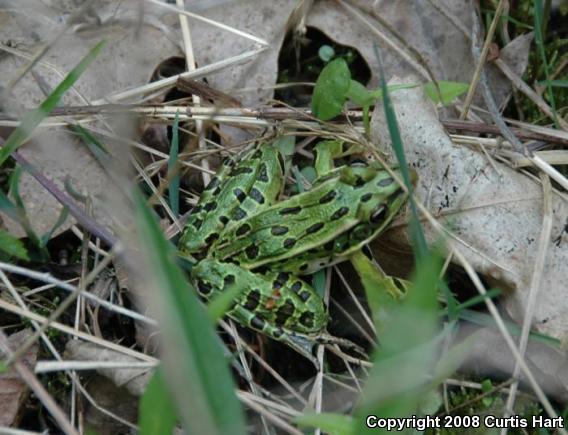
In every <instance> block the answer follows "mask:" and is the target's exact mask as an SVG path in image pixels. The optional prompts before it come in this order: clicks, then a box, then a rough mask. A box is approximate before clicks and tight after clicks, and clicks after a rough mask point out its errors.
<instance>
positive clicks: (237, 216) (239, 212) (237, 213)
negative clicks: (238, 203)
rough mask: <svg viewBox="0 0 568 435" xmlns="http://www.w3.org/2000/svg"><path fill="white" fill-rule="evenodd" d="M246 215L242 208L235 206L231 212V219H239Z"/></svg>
mask: <svg viewBox="0 0 568 435" xmlns="http://www.w3.org/2000/svg"><path fill="white" fill-rule="evenodd" d="M246 217H247V212H246V211H244V210H243V209H242V208H240V207H237V208H236V209H235V211H234V213H233V219H234V220H236V221H240V220H241V219H244V218H246Z"/></svg>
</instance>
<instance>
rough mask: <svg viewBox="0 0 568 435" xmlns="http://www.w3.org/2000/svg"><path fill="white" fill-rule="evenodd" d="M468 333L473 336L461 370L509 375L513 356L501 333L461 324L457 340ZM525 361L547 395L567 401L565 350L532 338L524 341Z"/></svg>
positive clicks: (512, 365)
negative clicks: (525, 343)
mask: <svg viewBox="0 0 568 435" xmlns="http://www.w3.org/2000/svg"><path fill="white" fill-rule="evenodd" d="M472 330H473V331H472ZM472 333H473V334H474V335H473V336H472V337H470V338H473V339H470V340H468V348H467V358H466V361H465V363H464V364H463V366H462V370H463V369H465V370H470V371H473V372H475V373H476V375H477V376H480V377H483V376H495V375H500V377H502V378H503V379H506V378H508V377H510V376H512V375H513V372H514V370H515V358H514V356H513V354H512V353H511V351H510V350H509V347H508V346H507V344H506V343H505V340H504V339H503V336H502V335H501V333H500V332H499V331H497V330H495V329H491V328H481V329H479V328H477V327H473V326H472V325H467V324H465V325H462V326H461V328H460V331H459V338H458V340H461V339H463V338H465V337H469V336H470V334H472ZM525 361H526V363H527V365H528V367H529V368H530V370H531V372H532V374H533V375H534V376H535V378H536V379H537V382H538V385H540V387H541V388H542V389H543V390H544V391H545V392H546V394H547V395H550V396H551V397H554V398H555V399H556V400H558V401H559V402H566V400H568V360H567V359H566V353H565V352H562V351H560V350H558V349H554V348H552V347H550V346H546V345H545V344H543V343H539V342H537V341H534V340H533V341H530V342H529V343H528V346H527V350H526V353H525Z"/></svg>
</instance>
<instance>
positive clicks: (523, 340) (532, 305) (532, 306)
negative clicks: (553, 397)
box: [504, 173, 553, 417]
mask: <svg viewBox="0 0 568 435" xmlns="http://www.w3.org/2000/svg"><path fill="white" fill-rule="evenodd" d="M540 179H541V182H542V192H543V207H542V229H541V232H540V238H539V241H538V249H537V253H536V258H535V263H534V270H533V274H532V279H531V285H530V288H529V297H528V301H527V305H526V310H525V316H524V318H523V327H522V330H521V337H520V341H519V353H520V355H521V356H522V357H523V358H524V356H525V353H526V350H527V344H528V341H529V333H530V328H531V324H532V320H533V317H534V313H535V310H536V304H537V298H538V295H539V293H540V288H541V280H542V274H543V273H544V266H545V264H546V253H547V252H548V247H549V245H550V237H551V234H552V224H553V219H552V216H553V213H552V188H551V185H550V180H549V178H548V176H547V175H546V174H544V173H541V177H540ZM520 372H521V369H520V366H519V363H518V362H516V363H515V369H514V370H513V384H512V385H511V391H510V392H509V397H508V398H507V403H506V405H505V415H504V417H508V416H509V415H512V413H513V405H514V403H515V398H516V394H517V389H518V387H519V379H518V377H519V374H520Z"/></svg>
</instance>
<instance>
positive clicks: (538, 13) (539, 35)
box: [534, 0, 559, 128]
mask: <svg viewBox="0 0 568 435" xmlns="http://www.w3.org/2000/svg"><path fill="white" fill-rule="evenodd" d="M542 19H543V16H542V0H534V40H535V43H536V48H537V51H538V54H539V57H540V60H541V61H542V67H543V69H544V75H545V77H546V92H547V94H548V99H549V102H550V109H551V110H552V115H553V116H554V125H555V126H556V128H559V126H558V116H557V114H556V102H555V100H554V93H553V92H552V86H551V84H550V68H549V66H548V61H547V59H546V52H545V51H544V33H543V28H542V24H543V21H542Z"/></svg>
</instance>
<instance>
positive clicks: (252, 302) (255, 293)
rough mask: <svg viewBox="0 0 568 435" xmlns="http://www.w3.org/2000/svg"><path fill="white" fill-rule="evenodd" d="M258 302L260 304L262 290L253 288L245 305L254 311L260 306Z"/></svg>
mask: <svg viewBox="0 0 568 435" xmlns="http://www.w3.org/2000/svg"><path fill="white" fill-rule="evenodd" d="M258 304H260V291H259V290H256V289H253V290H251V291H250V293H249V294H248V295H247V300H246V302H245V305H244V307H245V308H246V309H247V310H249V311H254V310H255V309H256V307H258Z"/></svg>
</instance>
